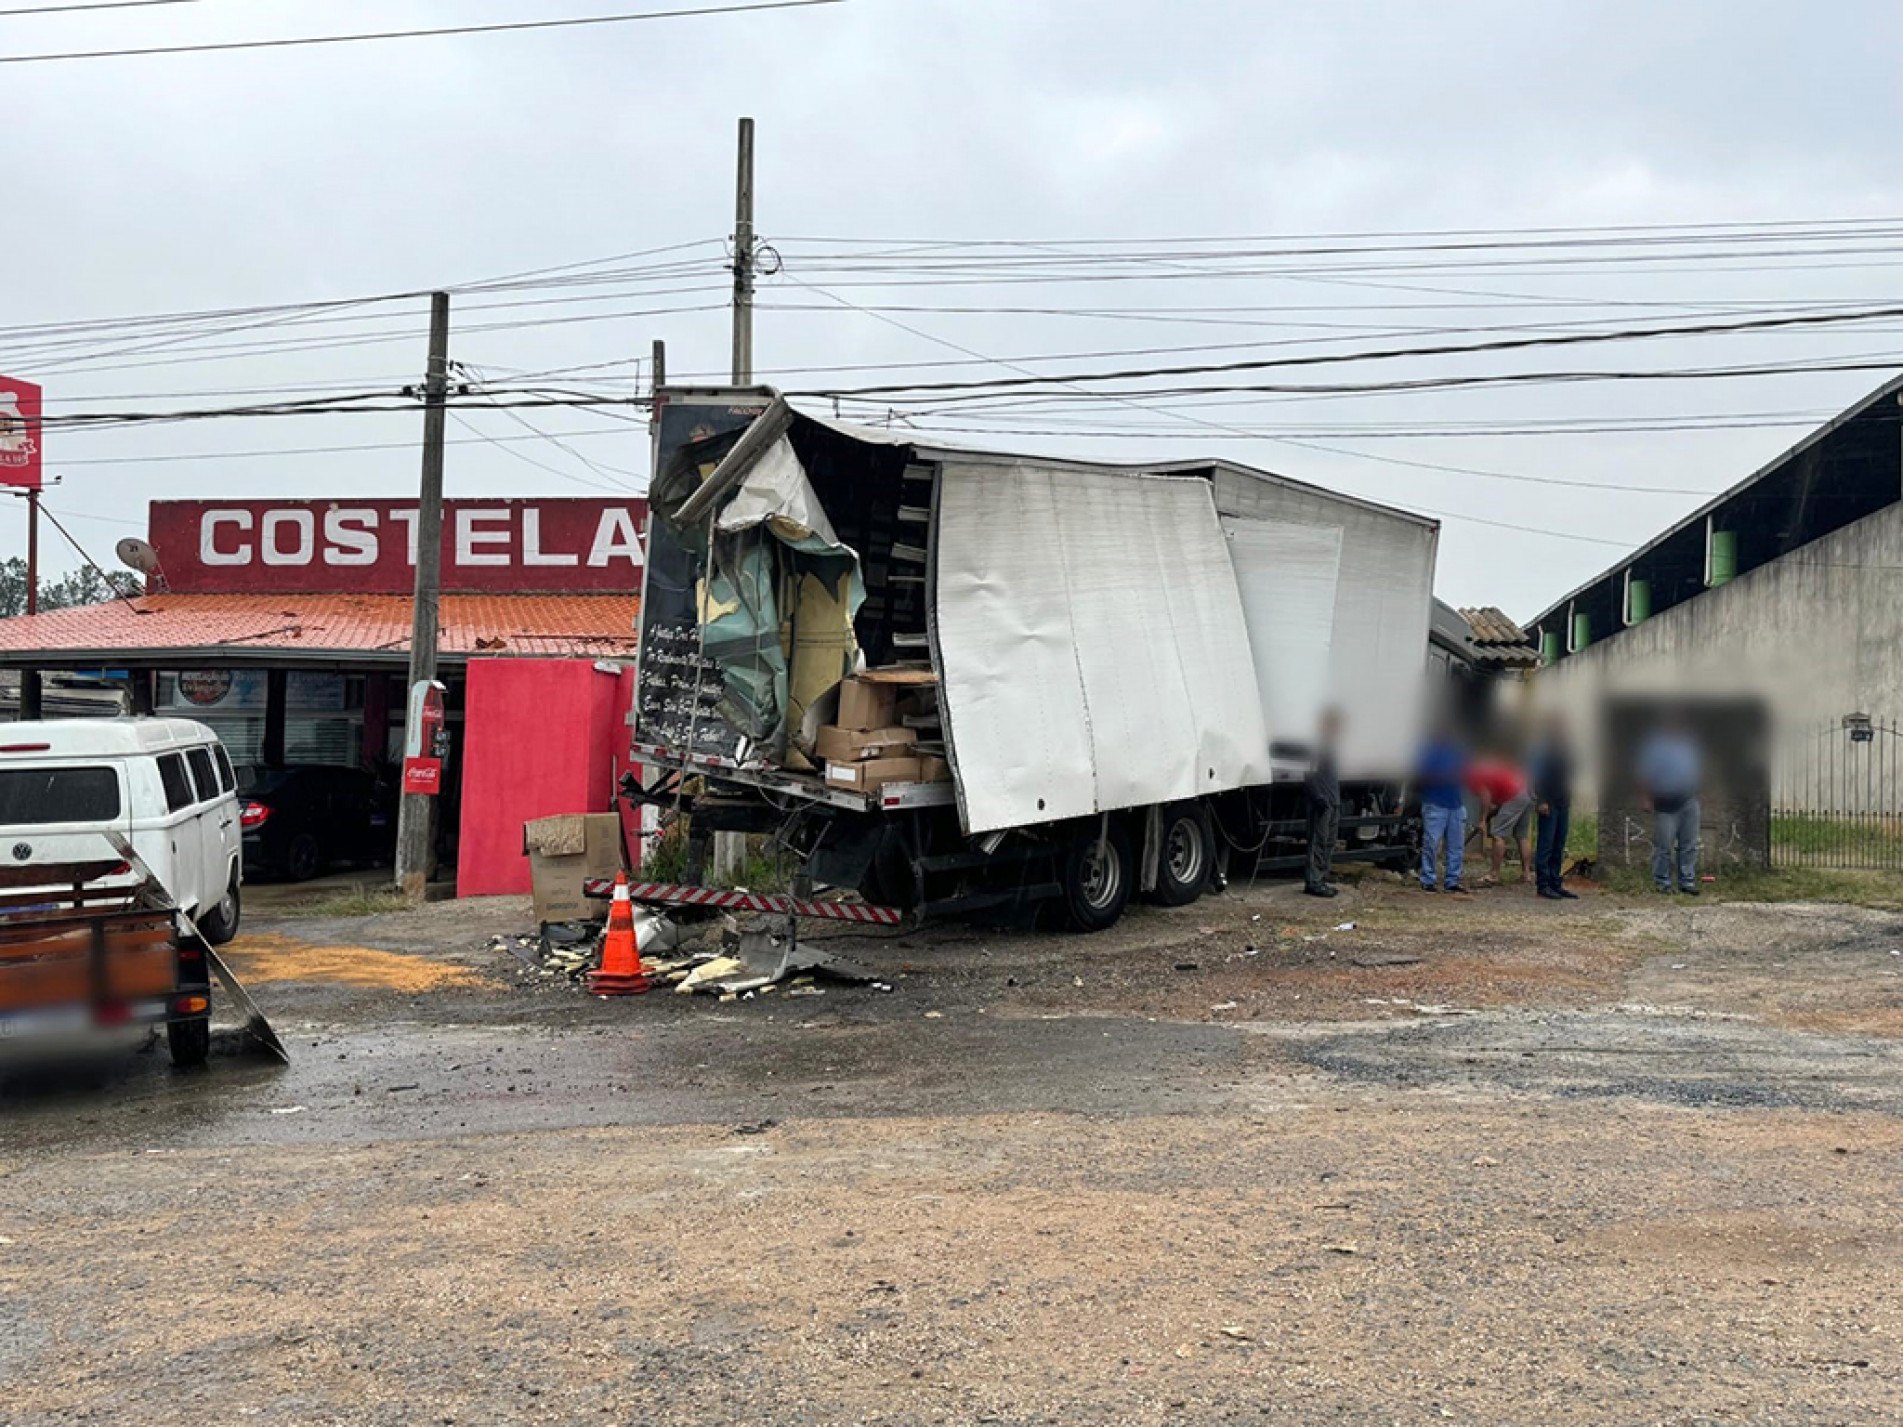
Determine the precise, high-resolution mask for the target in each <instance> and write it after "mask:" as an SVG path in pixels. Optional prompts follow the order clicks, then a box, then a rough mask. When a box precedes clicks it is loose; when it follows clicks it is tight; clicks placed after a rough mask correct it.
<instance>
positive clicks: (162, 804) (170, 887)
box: [0, 718, 242, 944]
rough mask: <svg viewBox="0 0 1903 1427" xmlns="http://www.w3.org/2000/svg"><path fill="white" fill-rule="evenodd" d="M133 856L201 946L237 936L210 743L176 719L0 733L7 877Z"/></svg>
mask: <svg viewBox="0 0 1903 1427" xmlns="http://www.w3.org/2000/svg"><path fill="white" fill-rule="evenodd" d="M108 830H109V831H113V832H117V833H119V834H121V835H122V836H124V837H126V838H128V839H130V841H131V843H132V847H133V850H134V851H136V852H137V853H138V854H139V856H140V857H141V858H142V859H144V861H145V863H146V865H147V866H149V867H150V868H151V869H152V871H153V872H154V873H155V874H156V875H157V876H158V878H159V880H160V881H161V882H163V883H164V884H165V890H166V891H167V892H168V893H169V894H170V895H171V897H172V900H173V901H174V902H176V903H177V904H178V905H179V906H180V907H182V908H184V910H185V911H187V912H188V913H190V914H191V916H192V918H193V920H195V921H196V922H197V923H198V928H199V930H200V931H201V932H203V933H204V936H205V939H206V940H207V941H209V942H213V943H215V944H216V943H223V942H227V941H230V940H231V938H232V937H233V936H235V935H237V932H238V916H239V901H240V891H239V888H240V881H241V878H240V867H241V860H240V856H239V852H240V847H241V841H240V839H241V837H242V833H241V830H240V828H239V826H238V798H237V780H236V779H235V778H234V777H233V775H232V771H231V760H230V758H228V757H227V756H226V754H225V750H224V747H223V745H221V744H220V743H219V742H218V735H217V734H215V733H213V732H212V731H211V730H210V729H209V728H206V727H205V725H204V724H202V723H193V722H192V721H191V720H190V719H182V718H111V719H107V718H78V719H58V720H48V721H45V722H36V723H6V724H0V860H4V861H5V862H6V863H8V864H11V865H16V866H17V865H27V866H31V865H32V864H34V863H40V862H76V861H86V860H88V859H95V858H98V857H100V856H101V855H102V854H104V855H110V853H109V851H108V850H107V848H106V847H105V846H104V844H103V843H102V841H101V839H100V837H99V834H100V833H101V832H102V831H108Z"/></svg>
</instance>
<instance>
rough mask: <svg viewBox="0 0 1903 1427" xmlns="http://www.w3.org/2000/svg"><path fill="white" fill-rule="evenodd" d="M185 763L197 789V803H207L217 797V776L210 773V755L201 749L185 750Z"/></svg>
mask: <svg viewBox="0 0 1903 1427" xmlns="http://www.w3.org/2000/svg"><path fill="white" fill-rule="evenodd" d="M185 761H186V762H187V763H188V764H190V765H191V769H192V782H193V783H195V784H196V785H197V787H198V801H199V802H201V803H209V802H210V801H211V800H212V799H213V798H215V797H217V796H218V775H217V774H216V773H214V772H213V771H212V766H211V753H210V752H209V751H208V750H206V749H203V748H188V749H186V750H185Z"/></svg>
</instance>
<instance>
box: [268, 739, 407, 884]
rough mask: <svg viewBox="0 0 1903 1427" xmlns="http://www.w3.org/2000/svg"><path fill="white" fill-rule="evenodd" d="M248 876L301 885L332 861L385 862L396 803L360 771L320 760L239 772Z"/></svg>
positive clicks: (393, 841)
mask: <svg viewBox="0 0 1903 1427" xmlns="http://www.w3.org/2000/svg"><path fill="white" fill-rule="evenodd" d="M240 772H241V774H242V775H244V776H242V777H241V778H240V781H239V784H238V788H239V792H238V809H239V823H240V825H241V826H242V827H243V829H244V870H245V875H246V876H247V877H287V878H289V879H290V880H291V881H293V882H302V881H305V880H307V879H308V878H311V877H315V876H317V875H318V873H320V872H322V871H323V870H324V869H325V868H327V867H329V866H331V865H332V864H334V863H338V862H352V863H374V862H387V861H389V860H390V858H391V856H392V854H393V853H394V851H395V848H396V816H395V798H394V797H393V796H392V795H391V794H390V793H389V791H388V790H387V789H386V788H385V787H384V786H383V785H382V784H381V783H379V782H378V780H377V779H376V778H375V777H374V776H372V775H371V774H370V773H368V772H366V771H365V770H363V769H361V768H343V767H333V766H329V765H325V764H319V763H302V764H293V765H291V766H289V767H285V768H246V769H241V770H240Z"/></svg>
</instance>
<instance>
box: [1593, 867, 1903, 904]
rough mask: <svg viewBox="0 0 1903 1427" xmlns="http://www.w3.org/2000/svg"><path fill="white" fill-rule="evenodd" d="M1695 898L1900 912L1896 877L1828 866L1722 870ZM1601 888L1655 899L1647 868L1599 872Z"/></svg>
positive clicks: (1902, 893) (1902, 899)
mask: <svg viewBox="0 0 1903 1427" xmlns="http://www.w3.org/2000/svg"><path fill="white" fill-rule="evenodd" d="M1715 875H1716V876H1717V879H1718V880H1717V881H1715V882H1705V883H1702V884H1701V885H1700V887H1699V894H1700V895H1701V896H1702V897H1704V898H1705V899H1706V900H1708V901H1713V902H1842V903H1845V904H1846V905H1849V906H1853V907H1873V908H1876V909H1878V910H1881V911H1895V910H1899V909H1903V887H1899V885H1898V882H1897V878H1896V875H1895V874H1894V873H1883V872H1859V871H1851V870H1848V869H1840V868H1828V867H1773V868H1770V869H1768V870H1766V871H1761V872H1760V871H1751V870H1748V869H1745V868H1724V869H1721V870H1719V871H1718V872H1717V873H1716V874H1715ZM1598 881H1599V885H1600V886H1602V887H1605V888H1606V889H1608V890H1609V891H1613V892H1618V893H1621V894H1623V895H1627V896H1634V897H1637V896H1645V897H1655V896H1658V895H1659V893H1657V892H1656V891H1654V890H1653V887H1652V873H1651V870H1650V869H1649V868H1645V867H1601V868H1600V869H1599V873H1598Z"/></svg>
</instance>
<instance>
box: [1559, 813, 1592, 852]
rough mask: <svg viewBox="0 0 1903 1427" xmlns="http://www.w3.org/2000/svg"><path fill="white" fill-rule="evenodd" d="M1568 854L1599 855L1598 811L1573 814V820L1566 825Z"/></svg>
mask: <svg viewBox="0 0 1903 1427" xmlns="http://www.w3.org/2000/svg"><path fill="white" fill-rule="evenodd" d="M1566 855H1567V856H1568V857H1569V858H1570V857H1597V856H1598V855H1599V815H1598V814H1597V813H1574V814H1573V818H1572V821H1571V822H1569V823H1568V824H1567V825H1566Z"/></svg>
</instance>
